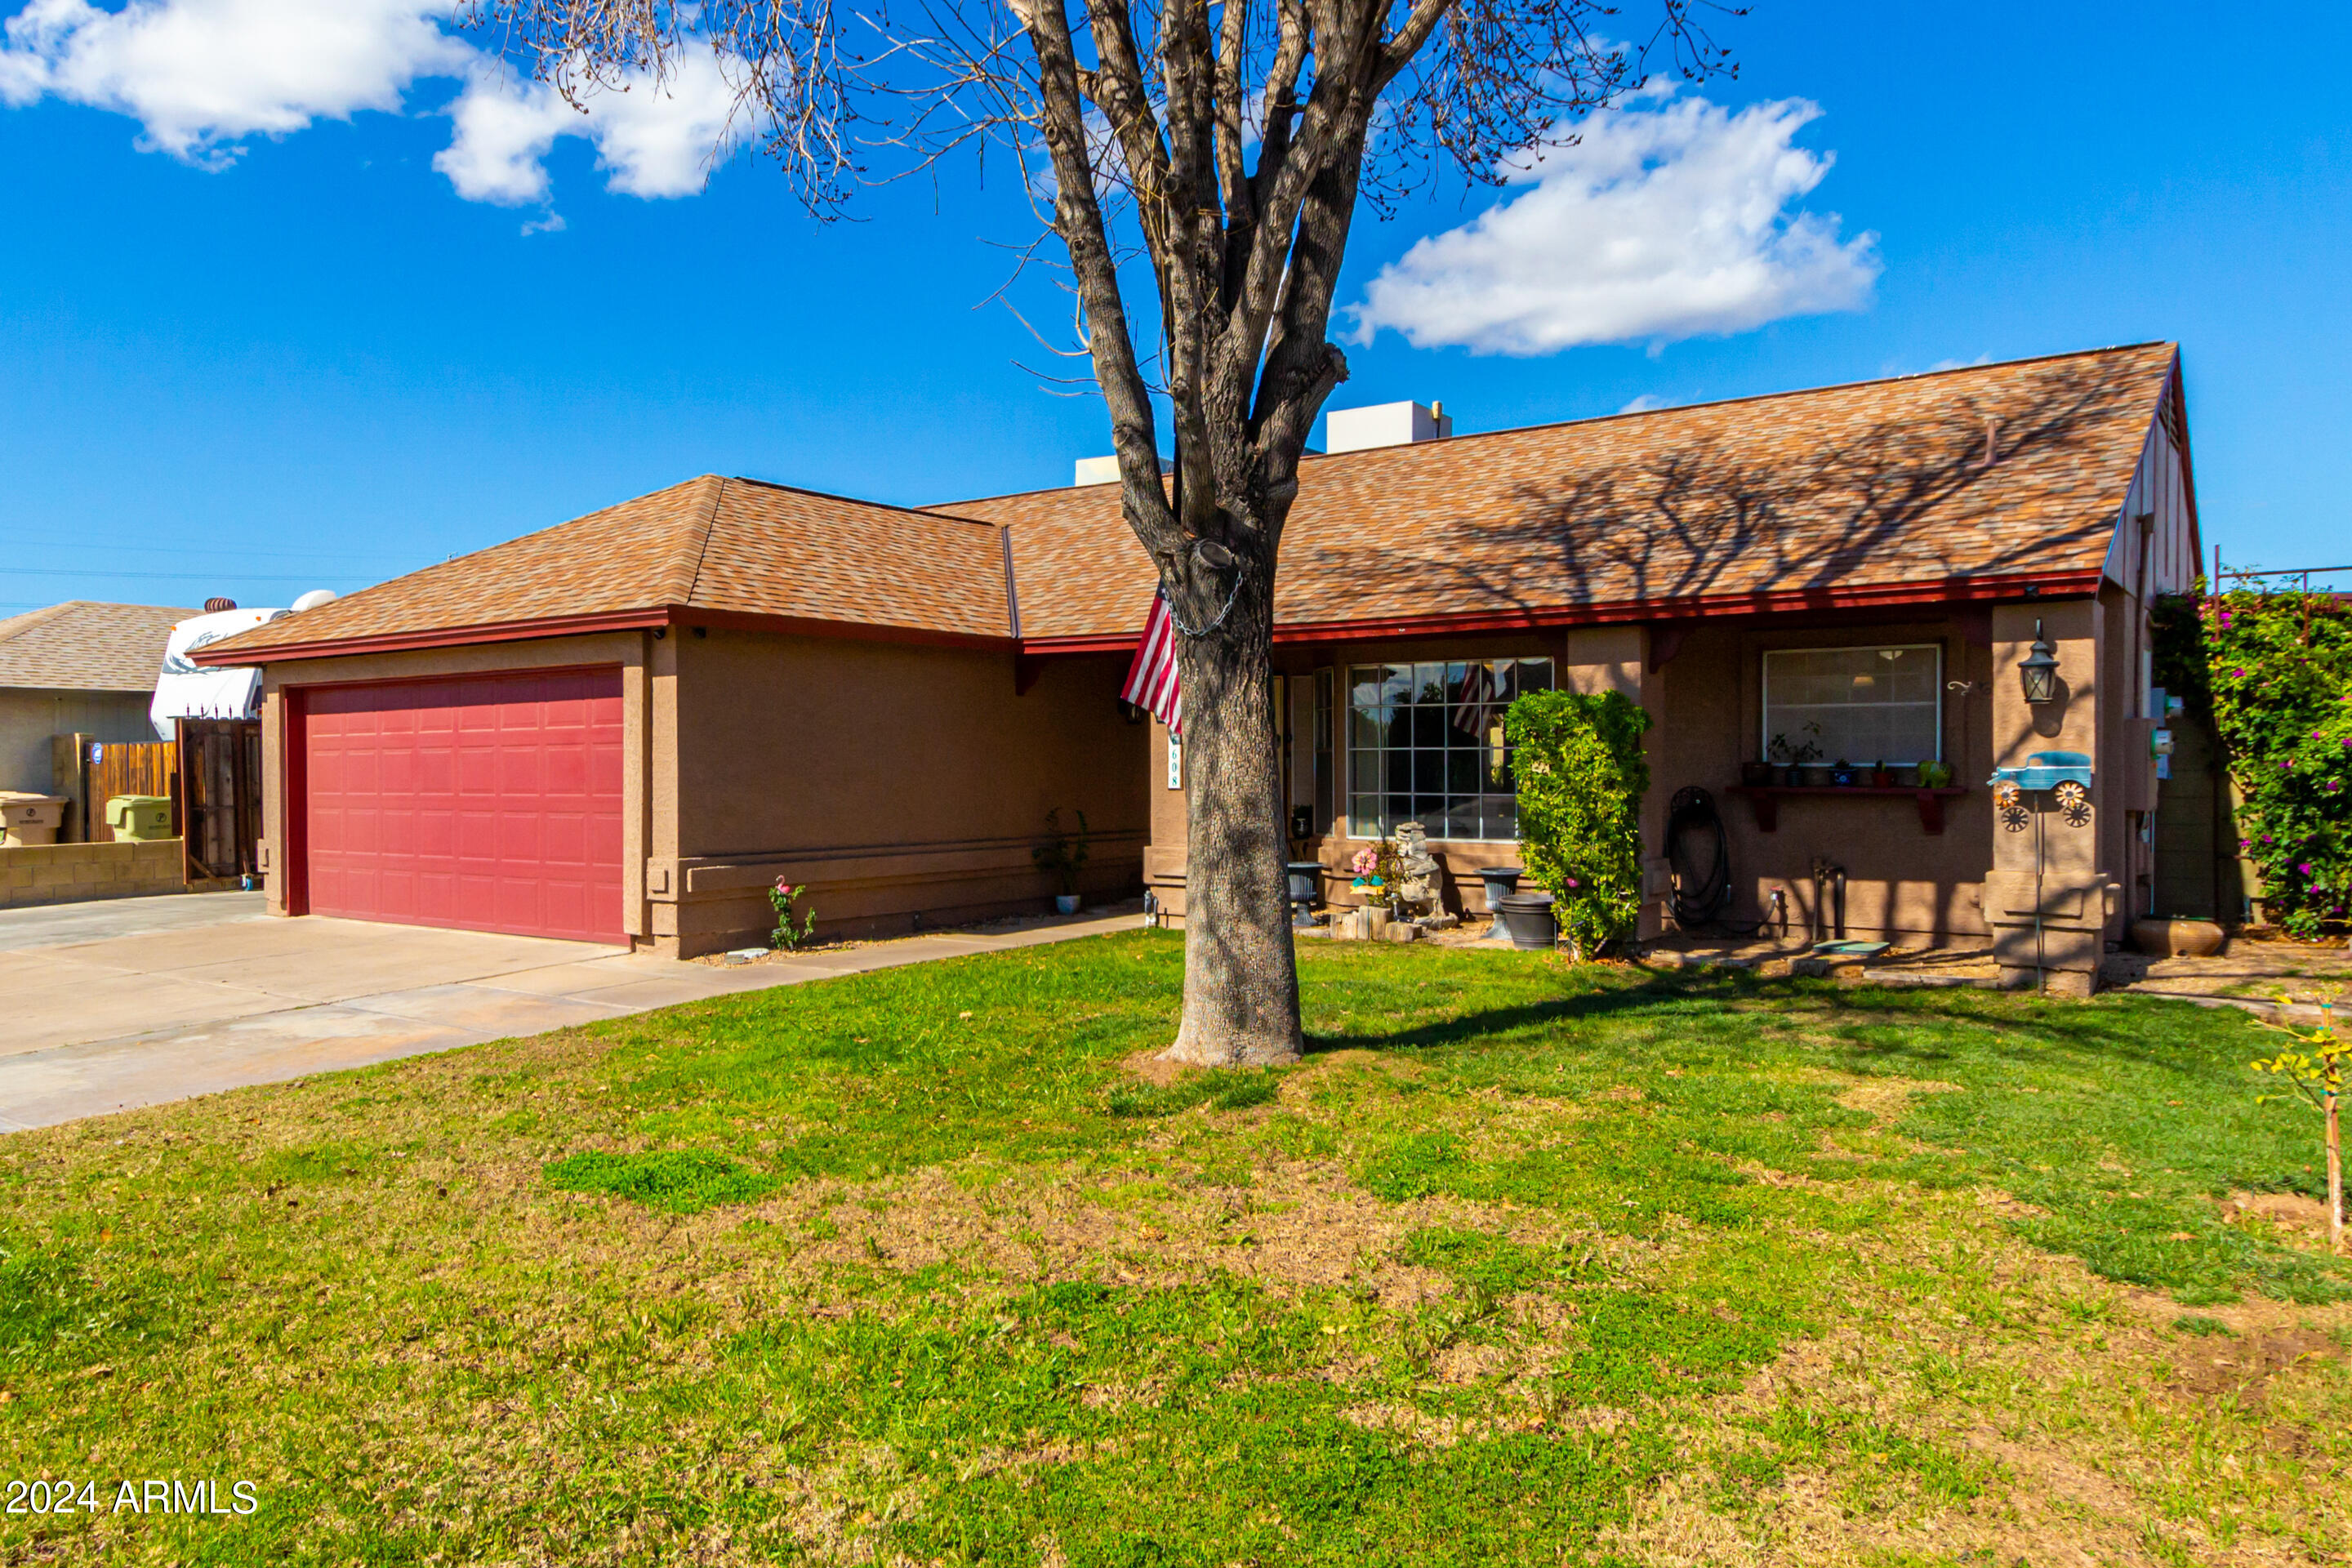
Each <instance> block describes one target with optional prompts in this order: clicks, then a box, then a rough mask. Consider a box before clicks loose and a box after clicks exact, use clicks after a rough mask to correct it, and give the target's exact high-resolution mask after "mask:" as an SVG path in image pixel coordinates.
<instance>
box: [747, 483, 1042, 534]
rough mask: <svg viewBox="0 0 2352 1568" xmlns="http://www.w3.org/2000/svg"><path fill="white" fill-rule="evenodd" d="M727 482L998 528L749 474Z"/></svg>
mask: <svg viewBox="0 0 2352 1568" xmlns="http://www.w3.org/2000/svg"><path fill="white" fill-rule="evenodd" d="M729 482H730V483H734V484H745V485H758V486H759V487H760V488H761V489H768V490H789V491H791V492H792V493H793V494H794V495H796V496H814V497H815V498H816V499H817V500H838V501H847V502H848V503H849V504H850V505H852V506H870V507H872V508H873V509H874V510H877V511H898V512H904V513H906V514H907V515H908V517H920V518H927V519H933V520H939V521H947V522H964V523H970V524H971V526H972V527H974V528H995V527H997V526H998V525H997V524H995V523H992V522H983V521H981V520H980V519H979V518H976V517H958V516H956V515H955V514H954V513H952V512H944V511H940V510H936V509H934V508H931V507H927V506H901V505H899V504H898V502H897V501H888V500H867V499H866V497H864V496H845V495H842V494H839V493H838V492H836V491H834V490H819V489H810V488H809V487H808V486H806V485H788V484H786V483H784V482H783V481H782V479H754V478H752V477H751V475H749V474H737V475H735V476H734V477H733V479H730V481H729ZM972 499H973V500H992V499H993V498H992V497H985V496H979V497H974V498H972Z"/></svg>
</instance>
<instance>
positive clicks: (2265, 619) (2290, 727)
mask: <svg viewBox="0 0 2352 1568" xmlns="http://www.w3.org/2000/svg"><path fill="white" fill-rule="evenodd" d="M2157 616H2158V623H2157V650H2158V671H2157V679H2158V682H2159V684H2161V685H2163V686H2164V687H2165V689H2166V690H2167V691H2168V692H2169V693H2170V694H2171V695H2173V696H2176V697H2179V698H2181V699H2183V700H2185V701H2186V703H2187V704H2188V708H2189V712H2190V714H2191V715H2192V716H2197V717H2210V719H2211V721H2212V724H2213V728H2214V731H2216V733H2218V734H2219V735H2220V737H2221V749H2222V753H2223V755H2224V756H2225V757H2226V758H2227V759H2228V763H2229V768H2230V776H2231V779H2233V780H2234V781H2235V782H2236V784H2237V785H2238V788H2239V791H2240V792H2241V794H2242V795H2243V797H2244V801H2243V804H2242V805H2241V806H2240V807H2239V811H2238V832H2239V835H2240V844H2239V847H2241V848H2242V850H2244V851H2245V853H2246V854H2247V855H2248V856H2249V857H2250V858H2252V860H2253V862H2254V866H2255V868H2256V869H2257V870H2259V871H2260V872H2261V873H2262V879H2263V909H2264V911H2265V912H2266V913H2267V914H2268V916H2269V918H2270V919H2272V920H2273V921H2276V922H2277V923H2278V924H2280V925H2282V926H2284V927H2285V928H2286V929H2287V930H2288V931H2293V932H2294V933H2296V934H2297V935H2303V936H2315V935H2317V934H2319V933H2320V931H2323V930H2325V929H2326V928H2327V927H2328V926H2330V925H2333V924H2336V923H2338V922H2341V921H2344V920H2346V919H2347V916H2352V606H2347V605H2346V604H2344V603H2343V602H2341V601H2339V600H2338V599H2337V598H2336V596H2335V595H2331V594H2304V593H2276V594H2253V593H2235V594H2225V595H2221V597H2219V598H2210V599H2185V598H2184V599H2176V600H2168V601H2166V602H2165V603H2164V604H2163V605H2160V606H2159V607H2158V612H2157Z"/></svg>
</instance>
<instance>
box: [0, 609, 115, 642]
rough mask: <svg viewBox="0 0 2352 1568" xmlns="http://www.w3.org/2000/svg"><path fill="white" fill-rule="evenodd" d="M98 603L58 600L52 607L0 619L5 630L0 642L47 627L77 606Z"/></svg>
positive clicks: (20, 612) (21, 612) (13, 639)
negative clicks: (35, 628) (39, 627)
mask: <svg viewBox="0 0 2352 1568" xmlns="http://www.w3.org/2000/svg"><path fill="white" fill-rule="evenodd" d="M99 602H100V601H98V600H95V599H60V600H59V601H58V602H57V603H56V604H54V605H35V606H34V607H33V608H31V609H29V610H22V611H19V612H18V613H16V615H13V616H5V617H0V627H5V628H6V629H7V635H6V636H5V637H0V642H14V641H16V639H17V638H18V637H23V636H24V635H25V634H26V632H29V631H31V630H32V629H33V628H34V627H35V626H47V625H48V624H49V623H50V622H51V621H54V620H56V619H57V618H58V616H62V615H64V614H65V613H66V612H67V611H68V610H70V609H72V608H73V607H74V606H75V605H89V604H97V603H99Z"/></svg>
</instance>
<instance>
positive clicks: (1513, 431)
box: [925, 338, 2180, 517]
mask: <svg viewBox="0 0 2352 1568" xmlns="http://www.w3.org/2000/svg"><path fill="white" fill-rule="evenodd" d="M2153 348H2169V349H2171V350H2172V351H2173V353H2174V354H2175V355H2178V354H2179V352H2180V345H2179V342H2177V341H2176V340H2174V339H2171V338H2147V339H2145V340H2143V341H2141V342H2136V343H2103V344H2101V345H2100V346H2098V347H2096V348H2087V349H2062V350H2059V351H2057V352H2056V353H2046V354H2026V355H2023V356H2021V357H2020V358H2017V359H2000V360H1989V361H1987V362H1986V363H1983V364H1953V365H1946V366H1945V367H1944V368H1943V369H1941V370H1915V371H1907V372H1906V373H1904V374H1901V375H1872V376H1864V377H1863V378H1862V379H1861V380H1859V381H1832V382H1824V383H1822V384H1821V385H1819V386H1792V387H1788V388H1785V389H1783V390H1781V391H1779V392H1750V393H1745V394H1742V395H1739V396H1738V397H1710V398H1703V399H1701V400H1700V401H1698V402H1696V403H1669V404H1664V405H1661V406H1659V407H1656V408H1633V409H1622V408H1621V409H1619V410H1618V411H1617V412H1616V413H1614V414H1587V415H1585V416H1582V417H1581V418H1577V419H1546V420H1542V421H1539V422H1538V423H1537V424H1533V425H1510V426H1505V427H1504V428H1502V429H1500V430H1472V431H1469V432H1467V433H1466V434H1464V435H1460V436H1448V437H1445V438H1444V440H1442V441H1407V442H1400V443H1398V444H1396V445H1394V446H1389V447H1357V448H1356V449H1355V450H1353V451H1349V452H1307V453H1303V454H1301V455H1300V457H1299V459H1298V460H1299V466H1300V467H1302V468H1304V467H1305V466H1306V465H1307V464H1308V463H1328V462H1332V461H1335V460H1337V459H1339V458H1360V457H1364V456H1367V455H1369V454H1371V453H1376V452H1404V451H1421V450H1426V449H1427V448H1429V447H1450V446H1453V445H1454V443H1455V442H1457V441H1488V440H1492V439H1494V438H1495V437H1499V436H1526V435H1531V434H1533V433H1534V432H1536V431H1538V430H1564V429H1567V428H1569V427H1570V426H1576V425H1600V424H1604V423H1606V422H1608V421H1609V420H1612V419H1645V418H1648V417H1650V416H1653V415H1658V414H1687V413H1689V412H1690V411H1691V410H1693V409H1696V408H1727V407H1729V406H1731V405H1734V404H1740V403H1769V402H1771V401H1772V400H1774V399H1776V398H1781V397H1811V396H1815V395H1820V394H1822V393H1827V392H1847V391H1852V390H1853V389H1856V388H1859V387H1865V386H1888V385H1892V384H1895V383H1896V382H1901V381H1925V380H1927V379H1928V378H1929V377H1930V376H1940V375H1965V374H1969V373H1970V372H1972V371H1990V370H2010V369H2013V368H2014V367H2016V366H2018V365H2021V364H2041V363H2046V362H2048V361H2051V360H2062V359H2088V358H2090V357H2092V356H2093V355H2095V354H2112V353H2126V352H2128V351H2130V350H2133V349H2153ZM1375 406H1377V405H1375ZM1119 482H1120V481H1118V480H1117V479H1111V480H1107V481H1106V482H1104V483H1102V484H1099V485H1040V486H1038V487H1037V488H1036V489H1026V490H1006V491H1004V492H1003V493H1002V494H999V495H992V496H960V497H957V498H956V499H954V500H943V501H940V503H939V504H938V506H937V507H936V508H931V509H925V510H931V511H932V514H933V515H934V516H939V517H953V516H955V515H956V514H955V513H954V512H953V511H951V510H949V509H950V508H953V507H959V506H970V505H971V504H972V503H973V502H975V501H1002V500H1020V499H1021V498H1022V497H1024V496H1048V495H1062V494H1066V493H1067V492H1070V491H1073V490H1088V489H1114V488H1116V487H1117V486H1118V484H1119Z"/></svg>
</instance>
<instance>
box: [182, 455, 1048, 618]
mask: <svg viewBox="0 0 2352 1568" xmlns="http://www.w3.org/2000/svg"><path fill="white" fill-rule="evenodd" d="M670 606H675V607H678V608H683V609H689V610H691V609H705V610H713V611H720V612H726V613H731V614H738V615H751V616H782V617H789V618H792V619H796V620H803V621H811V622H827V623H833V624H838V625H850V626H874V627H882V628H892V629H896V630H901V631H915V632H922V633H929V634H945V635H949V636H958V637H1009V636H1010V635H1011V627H1010V622H1009V618H1008V616H1007V614H1006V611H1005V598H1004V563H1003V544H1002V542H1001V540H1000V536H999V534H998V532H997V531H996V530H995V529H994V528H992V527H985V526H982V525H979V524H975V523H971V522H967V521H960V520H956V519H950V518H943V517H939V516H935V515H933V514H931V513H929V512H923V511H909V510H903V509H900V508H897V507H887V506H878V505H875V504H871V503H869V502H866V501H856V500H844V499H842V498H841V497H838V496H827V495H819V494H816V493H814V492H813V491H809V490H796V489H786V488H785V487H783V486H781V485H771V484H763V483H761V482H760V481H758V480H756V479H720V478H719V477H717V476H715V475H710V474H705V475H703V476H702V477H701V478H699V479H689V480H688V481H687V482H686V483H684V484H680V485H672V486H671V487H670V488H669V489H664V490H656V491H655V492H654V493H653V494H651V495H647V496H640V497H638V498H637V499H636V500H630V501H624V502H622V503H621V504H620V505H618V506H613V507H607V508H605V509H604V510H602V511H594V512H590V513H589V514H588V515H587V516H585V517H580V518H574V519H573V520H572V521H570V522H565V523H559V524H557V525H556V526H555V527H553V528H549V529H542V530H541V531H539V532H537V533H530V534H525V535H524V536H523V537H522V538H520V539H514V540H509V541H508V542H506V543H504V544H495V545H492V546H491V547H490V548H488V549H487V550H478V551H476V552H474V553H472V554H470V555H460V556H458V557H457V558H456V559H454V560H450V561H445V562H442V563H440V564H438V565H435V566H427V567H425V569H424V570H422V571H419V572H412V573H410V574H408V575H406V576H404V577H395V578H394V579H393V580H392V581H391V582H389V583H383V584H378V585H376V586H375V587H373V588H364V589H362V590H360V591H359V592H358V593H355V594H350V595H345V596H344V597H342V598H340V599H337V600H335V601H334V602H333V603H331V604H328V605H320V607H319V608H317V609H314V610H307V611H304V612H303V613H302V614H300V615H299V616H288V617H286V618H285V619H284V620H281V621H277V622H273V623H272V624H271V625H269V626H263V627H259V628H257V630H254V631H250V632H247V633H245V634H244V635H243V636H241V637H234V638H230V639H228V640H226V641H224V642H220V643H215V644H214V645H213V646H212V647H209V648H207V649H205V653H206V654H207V655H208V656H210V658H211V659H213V660H217V659H218V658H219V657H220V656H221V655H222V654H224V653H227V652H236V653H252V652H258V651H261V650H264V649H278V648H284V647H296V646H299V647H303V648H305V649H308V648H310V647H314V646H317V645H327V646H325V647H320V653H321V654H330V653H332V652H333V651H334V648H333V646H332V645H334V644H338V643H352V642H361V643H364V642H370V641H373V640H375V639H379V638H384V637H400V636H404V635H406V634H411V633H419V632H425V631H433V630H439V629H443V628H449V627H483V628H492V627H498V626H508V625H512V624H516V623H529V622H540V621H554V622H564V621H576V620H578V619H579V618H581V617H590V616H600V615H614V614H619V613H623V612H629V611H638V610H659V609H662V608H665V607H670Z"/></svg>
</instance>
